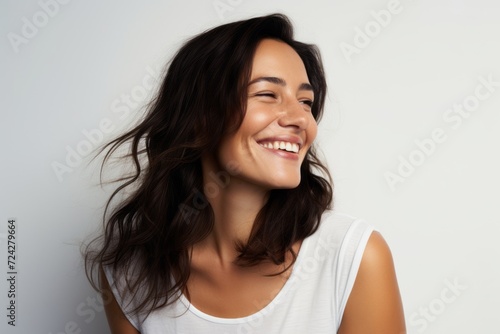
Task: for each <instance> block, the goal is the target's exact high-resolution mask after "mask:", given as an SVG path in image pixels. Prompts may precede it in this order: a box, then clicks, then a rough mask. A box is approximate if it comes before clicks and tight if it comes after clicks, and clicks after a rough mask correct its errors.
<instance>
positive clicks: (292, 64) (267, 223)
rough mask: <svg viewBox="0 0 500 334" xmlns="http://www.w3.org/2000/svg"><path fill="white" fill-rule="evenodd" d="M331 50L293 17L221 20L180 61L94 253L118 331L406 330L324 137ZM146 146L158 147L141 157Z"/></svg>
mask: <svg viewBox="0 0 500 334" xmlns="http://www.w3.org/2000/svg"><path fill="white" fill-rule="evenodd" d="M325 94H326V81H325V76H324V73H323V67H322V63H321V58H320V55H319V52H318V50H317V48H316V47H315V46H313V45H309V44H304V43H301V42H298V41H295V40H294V39H293V30H292V26H291V24H290V22H289V21H288V19H287V18H286V17H285V16H283V15H279V14H275V15H269V16H264V17H258V18H252V19H249V20H245V21H239V22H234V23H229V24H226V25H222V26H219V27H216V28H213V29H211V30H208V31H206V32H204V33H202V34H200V35H198V36H196V37H194V38H192V39H191V40H189V41H188V42H187V43H186V44H184V46H183V47H182V48H181V49H180V50H179V51H178V53H177V54H176V55H175V57H174V58H173V60H172V61H171V63H170V66H169V69H168V72H167V74H166V77H165V79H164V81H163V84H162V86H161V88H160V90H159V93H158V95H157V97H156V98H155V100H154V101H153V102H152V103H151V105H150V109H149V111H148V113H147V115H146V116H145V118H144V120H143V121H142V122H141V123H140V124H139V125H137V126H136V127H135V128H134V129H132V130H131V131H129V132H127V133H125V134H124V135H122V136H120V137H119V138H117V139H115V140H114V141H112V142H111V143H109V144H108V146H106V147H108V148H109V150H108V151H107V154H106V155H105V159H104V162H106V161H107V160H108V159H109V157H110V156H111V155H112V154H113V153H115V152H116V151H117V149H118V147H120V146H122V145H124V144H127V143H130V153H129V155H128V157H130V158H131V159H132V161H133V163H134V165H135V173H134V174H132V175H130V176H127V177H124V178H123V179H121V180H120V181H122V182H123V183H122V184H121V185H120V186H119V187H118V188H117V190H116V191H115V192H114V193H113V195H112V196H111V198H110V200H109V202H108V206H107V208H109V209H110V208H111V204H110V203H111V201H112V200H113V199H114V198H115V197H116V196H117V195H118V194H120V193H121V192H122V191H124V190H128V189H126V188H128V187H131V188H133V190H130V191H129V193H130V195H129V196H128V197H127V198H126V199H125V200H124V201H123V202H122V203H121V204H119V205H118V207H116V208H114V209H113V211H112V214H111V215H110V216H109V217H107V218H106V220H105V230H104V233H103V234H102V237H100V238H98V239H96V240H94V242H92V243H91V244H89V245H88V246H87V248H86V254H85V256H86V264H87V273H88V276H89V279H90V280H91V282H92V284H93V286H94V287H95V288H96V289H98V290H99V291H101V292H102V293H105V294H106V295H107V296H113V297H112V298H110V299H111V302H110V303H108V304H107V305H106V315H107V318H108V322H109V326H110V328H111V331H112V333H121V334H124V333H125V334H127V333H252V332H253V333H336V332H338V333H342V334H355V333H356V334H359V333H371V334H379V333H380V334H382V333H383V334H396V333H398V334H400V333H404V332H405V325H404V320H403V312H402V307H401V300H400V297H399V291H398V285H397V281H396V277H395V274H394V266H393V263H392V258H391V253H390V251H389V249H388V247H387V245H386V244H385V242H384V240H383V239H382V237H381V236H380V234H379V233H378V232H374V231H373V228H372V227H371V226H370V225H369V224H367V223H366V222H364V221H362V220H359V219H356V218H353V217H350V216H347V215H342V214H339V213H337V212H334V211H333V210H332V187H331V181H330V176H329V173H328V171H327V169H326V168H325V167H324V166H323V165H322V164H321V162H320V161H319V160H318V158H317V157H316V154H315V150H314V139H315V137H316V134H317V122H318V121H319V120H320V118H321V115H322V112H323V106H324V100H325ZM143 146H144V149H141V147H143Z"/></svg>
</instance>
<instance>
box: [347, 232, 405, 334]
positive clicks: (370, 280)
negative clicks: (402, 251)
mask: <svg viewBox="0 0 500 334" xmlns="http://www.w3.org/2000/svg"><path fill="white" fill-rule="evenodd" d="M367 333H370V334H406V326H405V320H404V312H403V306H402V303H401V296H400V293H399V288H398V282H397V279H396V273H395V270H394V263H393V260H392V255H391V251H390V249H389V247H388V246H387V243H386V242H385V240H384V239H383V237H382V236H381V235H380V233H378V232H373V233H372V235H371V237H370V239H369V240H368V244H367V246H366V249H365V251H364V254H363V259H362V260H361V265H360V268H359V271H358V274H357V277H356V281H355V283H354V286H353V289H352V292H351V295H350V296H349V299H348V301H347V305H346V308H345V311H344V316H343V318H342V323H341V325H340V328H339V331H338V334H367Z"/></svg>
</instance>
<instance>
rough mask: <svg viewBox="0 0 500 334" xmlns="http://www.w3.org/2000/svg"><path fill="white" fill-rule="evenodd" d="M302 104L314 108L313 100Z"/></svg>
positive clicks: (304, 101)
mask: <svg viewBox="0 0 500 334" xmlns="http://www.w3.org/2000/svg"><path fill="white" fill-rule="evenodd" d="M300 103H303V104H305V105H307V106H309V108H311V107H312V106H313V103H314V101H313V100H301V101H300Z"/></svg>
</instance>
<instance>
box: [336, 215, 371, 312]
mask: <svg viewBox="0 0 500 334" xmlns="http://www.w3.org/2000/svg"><path fill="white" fill-rule="evenodd" d="M373 230H374V229H373V227H372V226H371V225H370V224H368V223H367V222H366V221H364V220H361V219H356V220H354V221H353V222H352V223H351V225H350V226H349V229H348V230H347V233H346V234H345V236H344V239H343V241H342V245H341V246H340V250H339V258H338V262H337V270H336V275H337V277H336V289H337V293H336V295H337V296H338V300H337V303H336V304H337V305H336V307H337V309H336V311H337V314H338V315H339V319H342V316H343V314H344V310H345V306H346V304H347V300H348V299H349V295H350V294H351V291H352V288H353V286H354V281H355V280H356V275H357V273H358V270H359V266H360V264H361V259H362V257H363V253H364V250H365V248H366V244H367V243H368V239H369V238H370V236H371V234H372V232H373Z"/></svg>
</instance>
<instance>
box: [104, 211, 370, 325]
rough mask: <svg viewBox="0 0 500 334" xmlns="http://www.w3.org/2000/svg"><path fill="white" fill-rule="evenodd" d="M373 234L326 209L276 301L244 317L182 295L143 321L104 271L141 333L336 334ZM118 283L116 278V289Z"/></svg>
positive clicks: (359, 223) (351, 219)
mask: <svg viewBox="0 0 500 334" xmlns="http://www.w3.org/2000/svg"><path fill="white" fill-rule="evenodd" d="M372 231H373V228H372V226H371V225H369V224H368V223H366V222H365V221H363V220H360V219H356V218H354V217H351V216H348V215H344V214H339V213H334V212H331V211H326V212H325V213H324V214H323V218H322V221H321V224H320V227H319V228H318V230H317V231H316V233H314V234H313V235H311V236H309V237H308V238H306V239H305V240H304V241H303V242H302V246H301V248H300V250H299V253H298V256H297V260H296V263H295V264H294V267H293V270H292V273H291V275H290V278H289V279H288V280H287V281H286V283H285V285H284V286H283V288H282V289H281V290H280V292H279V293H278V295H277V296H276V297H275V298H274V299H273V301H272V302H271V303H270V304H268V305H267V306H266V307H264V308H263V309H262V310H260V311H259V312H257V313H255V314H253V315H250V316H247V317H243V318H231V319H227V318H218V317H214V316H210V315H208V314H205V313H203V312H201V311H199V310H198V309H196V307H194V306H193V305H190V303H189V301H188V300H187V299H186V298H185V297H184V296H183V295H181V298H180V299H179V300H178V301H177V302H175V303H174V304H172V305H170V306H167V307H163V308H161V309H158V310H156V311H154V312H153V313H151V314H150V315H149V317H148V318H147V319H145V320H144V321H141V320H140V319H139V318H138V317H136V316H134V315H132V314H130V312H128V310H130V309H131V306H132V305H133V303H131V304H132V305H131V304H129V303H128V302H127V301H124V300H123V299H122V298H121V297H120V294H119V293H118V291H119V289H118V287H117V285H116V284H114V283H115V281H114V279H113V275H112V272H111V269H110V268H108V267H106V268H105V273H106V276H107V278H108V281H109V283H110V285H111V287H112V290H113V293H114V295H115V297H116V299H117V301H118V303H119V304H120V307H121V308H122V310H123V311H124V313H125V315H126V316H127V318H128V319H129V320H130V322H131V323H132V324H133V325H134V327H135V328H137V329H138V330H139V331H140V332H141V333H142V334H160V333H161V334H170V333H172V334H174V333H176V334H191V333H193V334H194V333H196V334H198V333H204V334H206V333H214V334H240V333H245V334H246V333H280V334H283V333H290V334H292V333H297V334H298V333H300V334H304V333H315V334H322V333H325V334H326V333H330V334H331V333H336V332H337V330H338V328H339V326H340V322H341V320H342V315H343V313H344V308H345V305H346V303H347V299H348V297H349V294H350V293H351V290H352V287H353V284H354V280H355V278H356V274H357V272H358V269H359V265H360V262H361V258H362V256H363V251H364V249H365V246H366V243H367V241H368V239H369V237H370V235H371V233H372ZM119 281H120V279H118V286H120V284H119Z"/></svg>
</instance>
